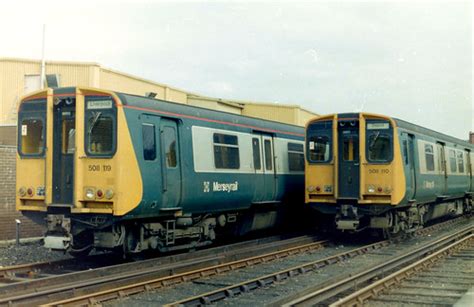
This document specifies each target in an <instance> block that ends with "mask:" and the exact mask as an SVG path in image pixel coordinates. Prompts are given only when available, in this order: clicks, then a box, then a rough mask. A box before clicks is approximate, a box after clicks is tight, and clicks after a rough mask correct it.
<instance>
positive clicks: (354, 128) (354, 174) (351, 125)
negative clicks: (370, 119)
mask: <svg viewBox="0 0 474 307" xmlns="http://www.w3.org/2000/svg"><path fill="white" fill-rule="evenodd" d="M338 148H339V149H338V161H339V163H338V166H339V168H338V169H339V170H338V178H339V179H338V181H339V185H338V186H339V193H338V194H339V197H340V198H353V199H358V198H359V194H360V161H359V157H360V153H359V121H358V120H357V121H356V120H347V121H346V120H342V121H339V124H338Z"/></svg>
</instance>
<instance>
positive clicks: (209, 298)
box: [165, 240, 390, 306]
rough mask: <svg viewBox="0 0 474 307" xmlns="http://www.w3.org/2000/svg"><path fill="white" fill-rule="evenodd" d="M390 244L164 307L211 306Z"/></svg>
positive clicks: (378, 245) (349, 252)
mask: <svg viewBox="0 0 474 307" xmlns="http://www.w3.org/2000/svg"><path fill="white" fill-rule="evenodd" d="M389 244H390V241H389V240H384V241H380V242H377V243H373V244H369V245H366V246H363V247H360V248H356V249H352V250H350V251H347V252H343V253H339V254H337V255H333V256H330V257H327V258H324V259H319V260H316V261H311V262H308V263H304V264H302V265H298V266H295V267H292V268H290V269H286V270H282V271H279V272H276V273H271V274H268V275H264V276H260V277H258V278H254V279H250V280H247V281H244V282H241V283H238V284H235V285H232V286H229V287H224V288H221V289H217V290H214V291H211V292H207V293H204V294H201V295H197V296H193V297H190V298H186V299H183V300H179V301H176V302H173V303H170V304H167V305H165V306H199V305H203V304H211V303H213V302H216V301H219V300H222V299H225V298H228V297H233V296H236V295H239V294H242V293H245V292H249V291H252V290H255V289H258V288H261V287H265V286H268V285H271V284H273V283H276V282H280V281H282V280H285V279H289V278H292V277H294V276H297V275H301V274H304V273H307V272H310V271H314V270H317V269H320V268H322V267H325V266H327V265H330V264H334V263H337V262H340V261H342V260H345V259H348V258H351V257H354V256H358V255H361V254H364V253H367V252H369V251H371V250H375V249H378V248H381V247H384V246H387V245H389Z"/></svg>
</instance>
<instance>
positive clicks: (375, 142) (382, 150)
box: [367, 131, 392, 162]
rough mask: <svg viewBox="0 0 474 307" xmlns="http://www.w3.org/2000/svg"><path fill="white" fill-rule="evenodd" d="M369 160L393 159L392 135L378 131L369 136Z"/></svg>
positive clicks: (382, 160) (386, 160)
mask: <svg viewBox="0 0 474 307" xmlns="http://www.w3.org/2000/svg"><path fill="white" fill-rule="evenodd" d="M368 154H369V155H368V157H367V158H368V160H369V161H371V162H388V161H390V160H391V159H392V139H391V137H390V135H388V134H385V133H381V132H380V131H377V132H376V133H372V134H370V136H369V138H368Z"/></svg>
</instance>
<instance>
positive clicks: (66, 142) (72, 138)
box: [62, 118, 76, 154]
mask: <svg viewBox="0 0 474 307" xmlns="http://www.w3.org/2000/svg"><path fill="white" fill-rule="evenodd" d="M62 136H63V140H62V141H63V146H62V147H63V148H62V152H63V154H73V153H74V151H75V149H76V121H75V120H74V119H73V118H69V119H64V120H63V125H62Z"/></svg>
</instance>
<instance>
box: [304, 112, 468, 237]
mask: <svg viewBox="0 0 474 307" xmlns="http://www.w3.org/2000/svg"><path fill="white" fill-rule="evenodd" d="M306 128H307V159H306V176H305V177H306V179H305V181H306V203H308V204H309V205H311V206H312V207H314V208H316V209H317V210H318V211H320V212H322V213H325V214H331V215H333V216H335V221H336V225H337V227H338V228H339V229H342V230H357V229H360V228H363V227H372V228H383V229H385V228H387V229H388V228H390V227H392V230H393V231H394V232H397V231H399V230H400V229H399V228H408V225H411V226H413V225H419V224H422V223H424V222H425V221H427V220H430V219H433V218H437V217H440V216H443V215H448V214H462V212H465V211H469V210H471V208H472V192H473V176H472V169H473V150H474V147H473V145H472V144H469V143H467V142H464V141H462V140H459V139H456V138H453V137H449V136H447V135H444V134H441V133H437V132H435V131H432V130H429V129H426V128H423V127H420V126H417V125H413V124H410V123H407V122H404V121H401V120H398V119H394V118H390V117H387V116H381V115H376V114H369V113H348V114H335V115H328V116H323V117H321V118H318V119H316V120H314V121H311V122H309V123H308V125H307V127H306ZM398 220H403V221H404V222H403V223H402V224H403V225H402V226H400V227H399V228H397V229H393V224H394V223H397V221H398ZM411 226H410V227H411Z"/></svg>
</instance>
